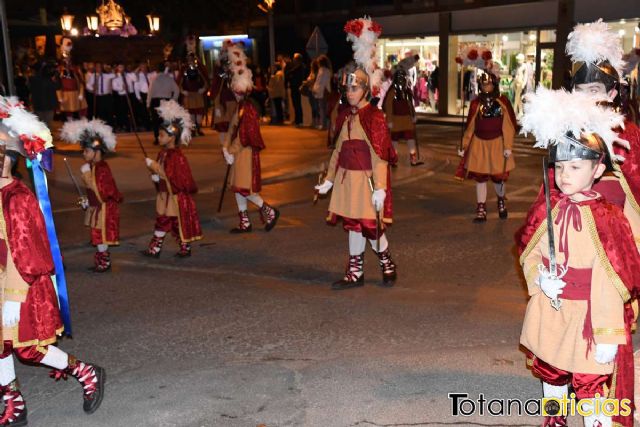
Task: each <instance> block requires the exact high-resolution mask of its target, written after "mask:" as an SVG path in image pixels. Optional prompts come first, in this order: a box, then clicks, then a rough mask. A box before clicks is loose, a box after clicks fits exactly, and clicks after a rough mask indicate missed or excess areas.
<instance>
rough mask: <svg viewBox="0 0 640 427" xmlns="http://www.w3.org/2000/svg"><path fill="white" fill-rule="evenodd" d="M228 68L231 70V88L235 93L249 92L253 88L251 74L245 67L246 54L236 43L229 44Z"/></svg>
mask: <svg viewBox="0 0 640 427" xmlns="http://www.w3.org/2000/svg"><path fill="white" fill-rule="evenodd" d="M227 55H228V56H229V59H228V60H229V70H230V71H231V74H232V77H231V89H232V90H233V91H234V92H237V93H245V94H246V93H249V92H250V91H251V89H253V74H252V73H251V70H250V69H249V68H248V67H247V55H245V53H244V49H243V48H242V46H241V45H240V44H238V43H236V44H234V45H232V46H229V48H228V49H227Z"/></svg>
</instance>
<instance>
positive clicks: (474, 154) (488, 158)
mask: <svg viewBox="0 0 640 427" xmlns="http://www.w3.org/2000/svg"><path fill="white" fill-rule="evenodd" d="M502 111H503V114H504V116H503V120H502V137H498V138H494V139H481V138H478V137H477V136H476V135H475V134H474V132H475V125H476V118H477V117H478V114H480V109H479V108H478V112H477V114H476V116H475V117H474V118H473V119H472V120H471V123H469V126H467V130H466V131H465V133H464V137H463V139H462V149H463V150H465V151H467V150H469V151H468V153H467V163H466V165H465V168H466V169H467V170H468V171H469V172H476V173H481V174H488V175H501V174H502V173H503V172H509V171H511V170H513V169H515V167H516V163H515V160H514V159H513V154H512V155H511V156H509V158H508V159H507V163H506V168H505V162H504V150H513V140H514V138H515V135H516V130H515V128H514V127H513V124H512V123H511V120H509V117H508V113H507V111H506V108H503V109H502Z"/></svg>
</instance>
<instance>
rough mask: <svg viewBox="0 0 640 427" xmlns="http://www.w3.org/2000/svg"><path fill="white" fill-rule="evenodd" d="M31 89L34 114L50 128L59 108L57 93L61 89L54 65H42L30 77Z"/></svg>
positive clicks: (44, 63)
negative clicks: (54, 114)
mask: <svg viewBox="0 0 640 427" xmlns="http://www.w3.org/2000/svg"><path fill="white" fill-rule="evenodd" d="M29 87H30V88H31V103H32V105H33V111H34V113H35V114H36V116H38V118H39V119H40V120H42V121H43V122H44V123H45V124H46V125H47V126H49V127H50V126H51V122H52V121H53V113H54V112H55V110H56V108H57V107H58V97H57V95H56V91H57V90H58V89H59V88H60V81H59V80H58V77H57V76H56V73H55V68H54V67H53V65H52V64H47V63H46V62H43V63H41V64H40V66H39V67H38V70H37V72H36V73H35V74H34V75H33V76H31V77H29Z"/></svg>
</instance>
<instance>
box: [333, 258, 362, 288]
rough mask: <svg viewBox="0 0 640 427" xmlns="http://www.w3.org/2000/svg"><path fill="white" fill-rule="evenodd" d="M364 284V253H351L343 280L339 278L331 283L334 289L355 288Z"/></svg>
mask: <svg viewBox="0 0 640 427" xmlns="http://www.w3.org/2000/svg"><path fill="white" fill-rule="evenodd" d="M363 285H364V253H362V254H360V255H350V256H349V264H347V271H346V272H345V274H344V277H343V278H342V280H338V281H337V282H334V283H333V284H332V285H331V289H333V290H334V291H340V290H343V289H349V288H355V287H357V286H363Z"/></svg>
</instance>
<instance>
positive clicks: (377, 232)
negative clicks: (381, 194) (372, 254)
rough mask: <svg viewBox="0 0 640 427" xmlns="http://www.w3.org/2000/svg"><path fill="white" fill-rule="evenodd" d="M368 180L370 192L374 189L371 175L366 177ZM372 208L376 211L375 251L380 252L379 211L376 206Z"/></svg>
mask: <svg viewBox="0 0 640 427" xmlns="http://www.w3.org/2000/svg"><path fill="white" fill-rule="evenodd" d="M367 180H368V181H369V189H370V190H371V194H373V192H374V191H375V186H374V183H373V176H369V177H367ZM373 210H374V211H376V253H378V254H379V253H380V228H381V227H382V224H381V223H380V211H379V210H377V209H376V206H375V205H373Z"/></svg>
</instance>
